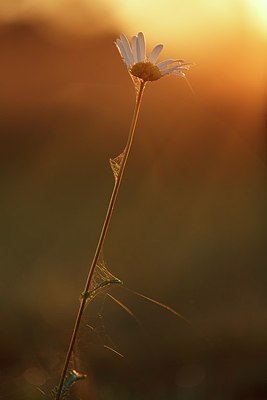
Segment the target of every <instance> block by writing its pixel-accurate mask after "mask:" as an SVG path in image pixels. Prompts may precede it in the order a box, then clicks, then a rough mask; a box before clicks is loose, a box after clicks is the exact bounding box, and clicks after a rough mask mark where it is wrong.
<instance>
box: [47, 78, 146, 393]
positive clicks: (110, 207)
mask: <svg viewBox="0 0 267 400" xmlns="http://www.w3.org/2000/svg"><path fill="white" fill-rule="evenodd" d="M144 89H145V82H141V83H140V86H139V90H138V94H137V97H136V103H135V108H134V113H133V118H132V123H131V127H130V131H129V135H128V140H127V144H126V147H125V151H124V156H123V159H122V162H121V165H120V169H119V173H118V176H117V178H116V179H115V184H114V188H113V191H112V194H111V197H110V201H109V205H108V209H107V212H106V217H105V219H104V222H103V226H102V230H101V233H100V236H99V240H98V244H97V247H96V250H95V254H94V258H93V261H92V264H91V267H90V270H89V272H88V276H87V280H86V284H85V287H84V290H83V292H84V293H85V292H88V290H89V287H90V283H91V281H92V278H93V275H94V271H95V267H96V265H97V260H98V257H99V255H100V252H101V249H102V247H103V244H104V241H105V238H106V235H107V231H108V227H109V223H110V220H111V217H112V213H113V209H114V206H115V203H116V199H117V195H118V193H119V190H120V185H121V181H122V177H123V172H124V169H125V166H126V163H127V159H128V156H129V153H130V150H131V146H132V142H133V137H134V132H135V128H136V124H137V119H138V115H139V111H140V105H141V100H142V96H143V92H144ZM86 300H87V299H86V296H84V297H83V298H82V300H81V302H80V306H79V309H78V313H77V316H76V321H75V324H74V328H73V331H72V335H71V339H70V344H69V348H68V352H67V355H66V359H65V363H64V367H63V370H62V373H61V377H60V381H59V385H58V390H57V395H56V398H55V400H60V398H61V391H62V387H63V384H64V380H65V377H66V374H67V371H68V367H69V363H70V358H71V355H72V352H73V348H74V345H75V341H76V337H77V333H78V330H79V327H80V323H81V318H82V315H83V311H84V308H85V305H86Z"/></svg>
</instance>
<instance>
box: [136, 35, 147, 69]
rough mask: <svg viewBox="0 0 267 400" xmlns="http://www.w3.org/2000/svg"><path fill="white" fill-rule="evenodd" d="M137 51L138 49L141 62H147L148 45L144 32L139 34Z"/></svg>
mask: <svg viewBox="0 0 267 400" xmlns="http://www.w3.org/2000/svg"><path fill="white" fill-rule="evenodd" d="M137 44H138V46H137V49H138V58H139V60H138V61H139V62H140V61H145V57H146V43H145V37H144V34H143V32H139V33H138V36H137Z"/></svg>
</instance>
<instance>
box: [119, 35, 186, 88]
mask: <svg viewBox="0 0 267 400" xmlns="http://www.w3.org/2000/svg"><path fill="white" fill-rule="evenodd" d="M115 45H116V46H117V49H118V50H119V53H120V55H121V57H122V59H123V61H124V62H125V64H126V66H127V68H128V71H129V73H130V74H131V76H132V77H136V78H139V79H140V80H141V81H143V82H148V81H156V80H158V79H160V78H162V77H163V76H165V75H178V76H185V71H187V70H188V69H189V68H190V66H191V65H192V64H189V63H185V62H184V61H183V60H177V59H172V58H171V59H168V60H164V61H161V62H159V63H157V60H158V57H159V55H160V53H161V51H162V49H163V45H162V44H157V45H156V46H155V47H154V49H153V50H152V51H151V54H150V55H149V56H147V55H146V43H145V37H144V34H143V32H139V33H138V35H137V36H133V37H132V39H131V41H130V42H129V41H128V39H127V37H126V36H125V35H124V34H121V35H120V37H119V38H118V39H117V40H116V42H115Z"/></svg>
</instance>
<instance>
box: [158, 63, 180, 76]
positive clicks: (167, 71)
mask: <svg viewBox="0 0 267 400" xmlns="http://www.w3.org/2000/svg"><path fill="white" fill-rule="evenodd" d="M180 70H181V67H179V65H175V66H174V67H169V68H165V69H164V70H163V71H161V73H162V75H163V76H165V75H170V74H173V73H174V72H180Z"/></svg>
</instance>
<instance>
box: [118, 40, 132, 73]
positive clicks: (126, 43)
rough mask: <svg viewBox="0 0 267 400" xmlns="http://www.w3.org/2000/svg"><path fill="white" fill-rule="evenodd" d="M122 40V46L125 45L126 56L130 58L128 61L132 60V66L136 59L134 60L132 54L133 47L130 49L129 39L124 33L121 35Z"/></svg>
mask: <svg viewBox="0 0 267 400" xmlns="http://www.w3.org/2000/svg"><path fill="white" fill-rule="evenodd" d="M120 40H121V42H122V44H123V47H124V50H125V52H126V54H127V57H128V59H129V60H130V66H132V65H133V64H134V58H133V53H132V50H131V47H130V45H129V42H128V39H127V37H126V36H125V35H124V34H123V33H122V34H121V35H120Z"/></svg>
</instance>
